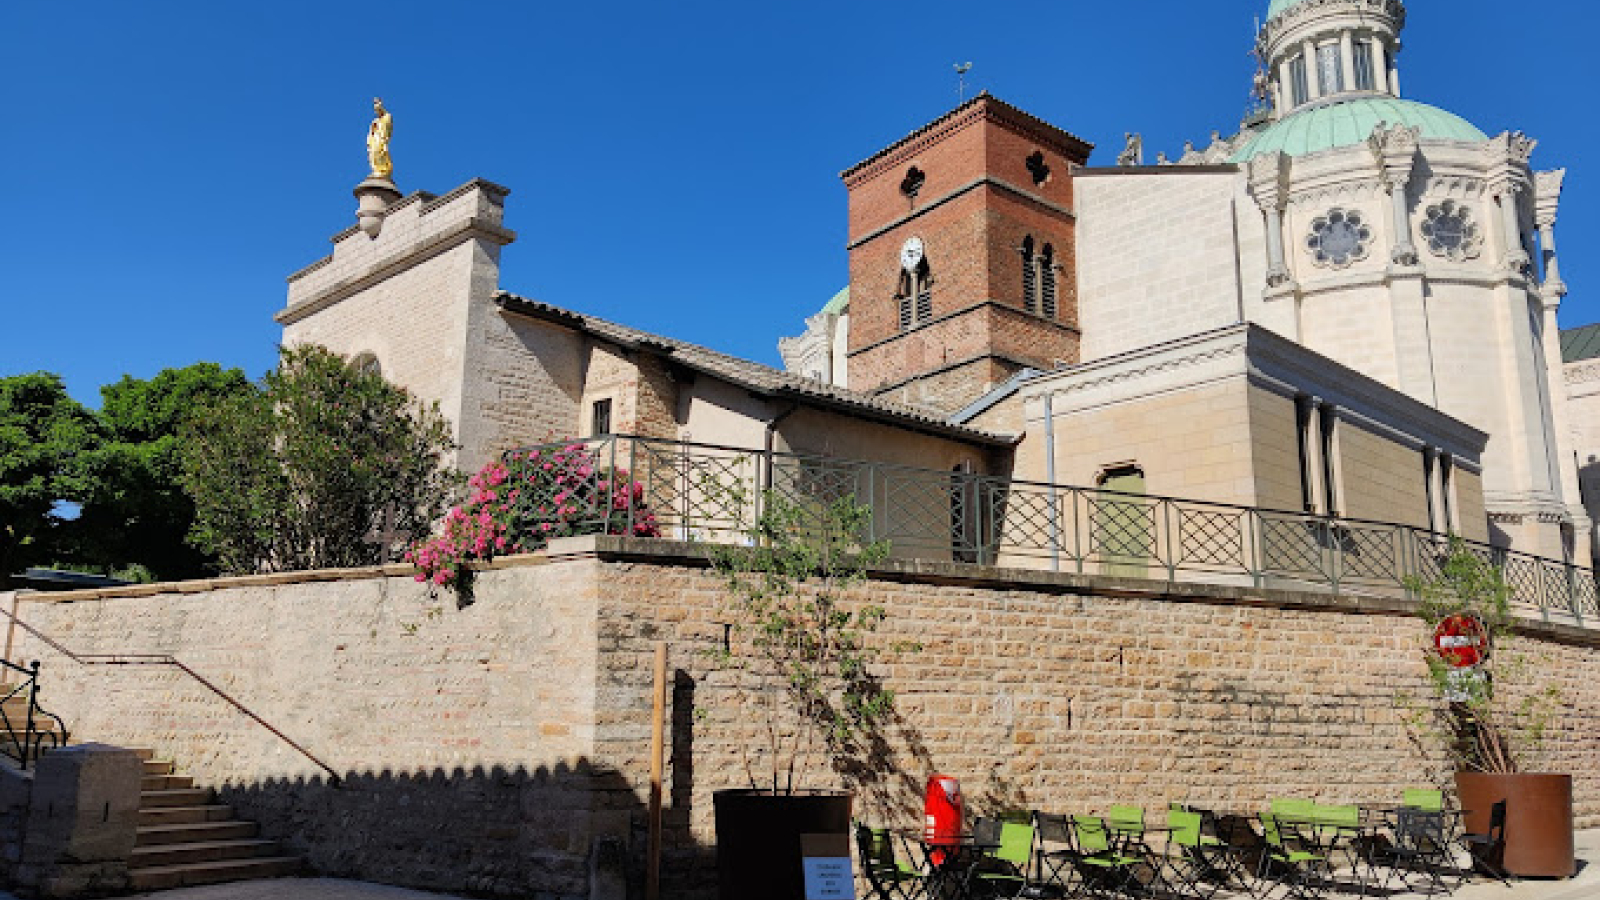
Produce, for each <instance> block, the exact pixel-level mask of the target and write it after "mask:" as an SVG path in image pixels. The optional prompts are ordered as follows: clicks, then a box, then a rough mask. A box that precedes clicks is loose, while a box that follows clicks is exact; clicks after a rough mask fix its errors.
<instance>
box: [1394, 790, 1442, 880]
mask: <svg viewBox="0 0 1600 900" xmlns="http://www.w3.org/2000/svg"><path fill="white" fill-rule="evenodd" d="M1450 846H1451V844H1450V841H1449V839H1448V838H1447V837H1446V835H1445V814H1444V813H1443V812H1436V811H1433V810H1427V809H1415V808H1411V807H1404V808H1401V809H1398V810H1396V811H1395V820H1394V840H1393V841H1392V842H1391V844H1390V846H1389V847H1388V859H1387V860H1386V862H1387V863H1388V864H1389V867H1390V868H1389V875H1388V876H1387V877H1385V878H1384V880H1383V884H1384V889H1385V890H1387V889H1388V887H1389V883H1390V881H1392V880H1393V879H1394V878H1395V877H1399V878H1400V881H1401V883H1402V884H1403V885H1405V887H1406V889H1407V890H1417V889H1416V888H1414V887H1413V886H1412V884H1411V877H1412V875H1414V874H1419V873H1420V874H1421V875H1424V876H1426V877H1427V882H1426V885H1425V888H1424V889H1422V890H1421V891H1420V892H1422V893H1429V894H1431V893H1434V892H1435V890H1437V891H1448V890H1449V889H1448V888H1447V887H1446V886H1445V883H1444V873H1445V870H1446V869H1448V868H1450V866H1451V860H1450Z"/></svg>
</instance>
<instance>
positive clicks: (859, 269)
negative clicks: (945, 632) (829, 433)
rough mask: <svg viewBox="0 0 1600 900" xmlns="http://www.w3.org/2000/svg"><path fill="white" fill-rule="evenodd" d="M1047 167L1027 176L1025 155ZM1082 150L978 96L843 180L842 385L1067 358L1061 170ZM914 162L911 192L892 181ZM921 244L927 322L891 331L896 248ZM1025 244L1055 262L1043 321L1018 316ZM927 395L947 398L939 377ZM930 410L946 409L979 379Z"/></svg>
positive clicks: (980, 386) (1069, 300) (1071, 353)
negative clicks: (971, 365)
mask: <svg viewBox="0 0 1600 900" xmlns="http://www.w3.org/2000/svg"><path fill="white" fill-rule="evenodd" d="M1035 153H1038V154H1040V158H1041V159H1042V160H1043V161H1044V164H1045V165H1046V166H1047V167H1048V173H1044V172H1043V171H1042V170H1041V171H1040V173H1039V174H1042V175H1043V176H1044V177H1043V178H1042V179H1040V178H1037V177H1036V174H1035V171H1034V170H1031V169H1030V168H1029V167H1028V165H1027V161H1028V159H1029V157H1030V156H1032V155H1033V154H1035ZM1086 155H1087V148H1085V147H1081V146H1079V145H1077V144H1076V143H1075V142H1074V140H1073V139H1072V138H1070V136H1067V135H1065V134H1063V133H1060V132H1058V131H1055V130H1054V129H1053V128H1050V126H1047V125H1044V124H1043V123H1040V122H1037V120H1032V119H1031V117H1028V116H1026V114H1023V113H1020V111H1016V110H1014V109H1013V108H1011V107H1008V106H1006V105H1004V104H1001V103H998V101H992V100H991V99H990V98H980V99H978V100H975V101H973V103H971V104H968V105H967V106H964V107H962V108H961V109H958V110H957V111H955V112H954V113H952V114H950V115H949V116H947V117H945V118H943V119H940V120H937V121H936V122H934V123H933V124H931V125H930V126H928V128H926V129H924V130H923V131H921V132H918V133H917V134H916V135H913V136H912V137H911V138H908V139H906V140H905V141H902V142H900V143H899V144H896V145H894V146H893V147H891V148H889V149H888V150H886V151H885V152H884V154H883V155H882V156H881V157H880V158H875V159H874V160H872V161H869V162H868V163H866V164H863V165H862V166H859V167H857V168H855V169H852V170H851V171H849V172H846V173H845V176H844V177H845V184H846V186H847V188H848V189H849V191H850V215H849V224H850V238H851V247H850V297H851V309H850V312H851V322H850V362H849V367H850V384H851V386H852V387H855V388H857V389H859V390H868V391H871V390H877V389H880V388H889V387H894V386H898V385H901V384H904V383H905V382H907V381H909V380H911V379H923V378H928V377H933V378H937V377H939V374H940V370H942V369H944V368H946V367H948V366H949V365H950V364H952V363H954V362H960V361H964V360H969V359H974V358H977V357H981V356H990V355H996V356H998V357H1000V358H1002V359H1005V360H1009V361H1012V362H1011V363H1010V364H1011V365H1012V366H1013V367H1016V366H1018V365H1021V364H1025V365H1032V366H1035V367H1038V368H1048V367H1050V366H1051V365H1052V364H1053V363H1054V362H1055V361H1056V360H1069V361H1075V360H1076V359H1077V312H1076V302H1077V294H1076V285H1077V281H1076V274H1075V261H1074V252H1075V251H1074V245H1073V217H1072V214H1071V212H1070V211H1069V210H1070V206H1071V201H1072V186H1071V176H1070V170H1071V166H1072V164H1073V163H1074V162H1077V163H1081V162H1082V160H1083V158H1085V156H1086ZM913 167H915V168H916V169H918V170H919V171H920V172H922V173H923V175H924V176H925V179H926V180H925V182H924V183H923V185H922V187H921V188H920V190H918V191H917V192H916V193H915V195H914V196H907V195H906V194H905V193H903V192H902V189H901V186H902V182H903V181H904V179H905V178H906V175H907V173H908V172H909V171H910V170H911V169H912V168H913ZM913 236H915V237H918V238H920V239H921V240H922V241H923V245H924V248H925V253H926V260H927V264H928V268H929V271H930V273H931V276H932V279H933V281H932V286H931V291H930V294H931V301H932V307H933V318H934V320H935V321H934V323H933V324H931V325H928V326H926V327H922V328H918V329H916V330H914V331H911V332H909V333H903V332H901V330H900V321H899V307H900V300H899V299H897V298H896V296H895V294H896V293H897V291H898V288H899V283H900V279H901V272H902V270H901V263H900V259H899V254H900V248H901V247H902V245H903V244H904V243H905V241H906V240H907V239H908V238H911V237H913ZM1027 236H1031V237H1032V238H1033V240H1034V244H1035V247H1036V250H1037V251H1039V252H1042V250H1043V248H1044V247H1045V245H1046V244H1048V245H1050V246H1051V248H1052V250H1053V259H1054V263H1055V267H1056V270H1057V271H1056V304H1057V314H1056V316H1055V318H1054V319H1053V320H1047V319H1045V318H1043V317H1041V316H1039V315H1036V314H1033V313H1027V312H1024V310H1023V306H1024V304H1023V279H1022V257H1021V255H1020V252H1019V248H1020V247H1021V246H1022V243H1023V240H1024V238H1025V237H1027ZM945 381H946V384H945V385H943V386H941V387H938V388H936V389H935V390H934V393H935V394H936V395H939V396H944V395H947V394H949V393H950V392H951V391H950V387H951V386H950V384H949V383H948V382H949V379H945ZM962 384H963V386H965V387H971V388H974V389H975V392H973V393H966V394H964V395H963V396H962V397H961V398H960V399H959V400H958V401H955V402H952V403H951V404H949V405H941V406H939V407H938V408H940V409H957V408H960V407H961V406H963V405H965V403H966V402H970V401H971V400H972V399H975V397H976V396H977V395H978V394H979V393H981V392H982V391H983V390H984V389H985V388H986V387H988V386H989V383H986V382H982V381H972V380H970V379H969V380H967V381H964V382H963V383H962Z"/></svg>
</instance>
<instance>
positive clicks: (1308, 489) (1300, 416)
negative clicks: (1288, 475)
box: [1294, 397, 1317, 513]
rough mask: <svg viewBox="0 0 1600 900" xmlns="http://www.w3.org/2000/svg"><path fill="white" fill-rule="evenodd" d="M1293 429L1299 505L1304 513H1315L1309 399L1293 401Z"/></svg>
mask: <svg viewBox="0 0 1600 900" xmlns="http://www.w3.org/2000/svg"><path fill="white" fill-rule="evenodd" d="M1294 427H1295V430H1294V435H1295V442H1294V443H1295V447H1296V448H1297V449H1298V450H1299V451H1300V504H1301V506H1302V507H1303V508H1304V509H1305V511H1306V512H1308V513H1309V512H1316V511H1317V498H1316V494H1315V491H1316V489H1315V487H1313V485H1314V484H1315V483H1316V478H1315V476H1314V473H1313V472H1312V471H1311V398H1309V397H1299V398H1296V399H1295V401H1294Z"/></svg>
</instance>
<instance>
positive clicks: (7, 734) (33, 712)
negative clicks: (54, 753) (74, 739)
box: [0, 659, 67, 769]
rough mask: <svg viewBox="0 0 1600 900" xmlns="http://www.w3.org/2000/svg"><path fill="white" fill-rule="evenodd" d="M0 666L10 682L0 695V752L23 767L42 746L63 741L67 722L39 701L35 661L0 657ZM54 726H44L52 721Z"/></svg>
mask: <svg viewBox="0 0 1600 900" xmlns="http://www.w3.org/2000/svg"><path fill="white" fill-rule="evenodd" d="M0 667H4V671H5V673H6V674H7V675H8V676H10V677H7V678H6V679H5V680H6V682H8V683H9V682H11V681H12V680H13V679H15V681H16V683H15V684H11V685H10V687H9V688H8V689H7V690H6V692H5V695H4V696H3V697H0V754H4V755H6V756H8V757H10V758H11V759H13V760H15V761H16V763H17V765H18V766H19V767H21V768H24V769H26V768H27V767H28V765H29V764H30V763H33V762H36V761H37V760H38V759H39V755H40V754H41V753H43V752H44V751H46V750H54V749H55V748H57V747H60V746H62V745H64V744H66V742H67V724H66V723H65V722H63V721H61V717H60V716H58V715H56V714H55V713H52V712H50V711H48V710H46V709H45V708H44V707H42V706H40V705H39V662H38V660H35V661H34V662H33V663H32V665H29V666H19V665H17V664H16V663H13V662H11V661H9V660H4V659H0ZM52 723H53V725H54V727H53V728H52V727H47V726H48V725H50V724H52Z"/></svg>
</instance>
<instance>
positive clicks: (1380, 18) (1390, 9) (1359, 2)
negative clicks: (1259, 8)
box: [1256, 0, 1406, 63]
mask: <svg viewBox="0 0 1600 900" xmlns="http://www.w3.org/2000/svg"><path fill="white" fill-rule="evenodd" d="M1339 13H1349V14H1351V15H1352V17H1354V18H1356V19H1357V20H1358V21H1360V22H1361V23H1362V24H1363V25H1365V26H1366V27H1367V28H1373V27H1375V26H1376V27H1381V28H1384V29H1386V30H1387V31H1388V32H1389V33H1390V35H1391V36H1392V37H1394V38H1395V39H1396V40H1397V41H1398V38H1399V35H1400V32H1401V31H1402V30H1403V29H1404V28H1405V26H1406V8H1405V5H1404V4H1402V3H1400V2H1399V0H1300V2H1298V3H1296V4H1294V5H1293V6H1291V7H1289V8H1288V9H1286V10H1284V11H1283V12H1280V13H1278V14H1277V15H1276V16H1273V17H1272V18H1271V19H1268V20H1267V24H1265V25H1263V26H1262V27H1261V32H1260V33H1259V34H1258V35H1256V52H1258V53H1259V54H1260V55H1261V58H1262V59H1264V60H1267V61H1268V63H1276V62H1277V60H1276V56H1277V53H1276V51H1277V50H1278V46H1279V44H1280V43H1281V42H1282V41H1283V40H1284V38H1286V37H1289V36H1294V35H1295V32H1297V31H1300V30H1302V28H1303V26H1305V25H1308V24H1310V23H1311V22H1312V21H1313V20H1315V19H1321V18H1327V17H1330V16H1332V15H1337V14H1339Z"/></svg>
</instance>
